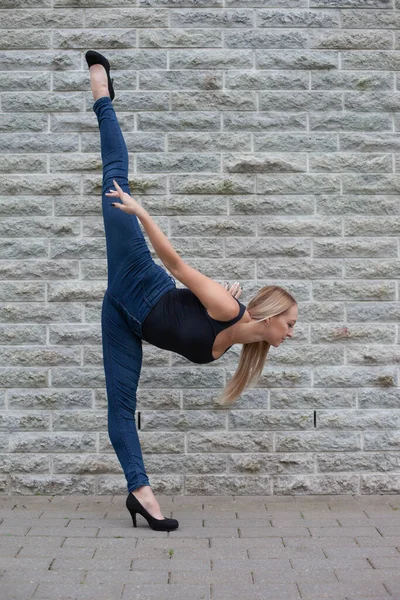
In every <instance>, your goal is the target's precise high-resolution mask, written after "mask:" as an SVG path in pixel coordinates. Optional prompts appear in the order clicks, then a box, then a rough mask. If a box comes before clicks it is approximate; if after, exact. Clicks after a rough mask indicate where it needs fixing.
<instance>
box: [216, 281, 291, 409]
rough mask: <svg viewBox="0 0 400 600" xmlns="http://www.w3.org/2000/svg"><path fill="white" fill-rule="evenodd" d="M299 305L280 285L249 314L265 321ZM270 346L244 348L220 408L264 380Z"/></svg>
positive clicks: (262, 295) (261, 295) (259, 297)
mask: <svg viewBox="0 0 400 600" xmlns="http://www.w3.org/2000/svg"><path fill="white" fill-rule="evenodd" d="M293 304H297V302H296V300H295V299H294V298H293V296H292V295H291V294H289V292H287V291H286V290H284V289H283V288H281V287H279V286H277V285H266V286H265V287H263V288H261V290H260V291H259V292H258V294H256V296H254V298H252V299H251V300H250V302H249V303H248V305H247V310H248V312H249V313H250V315H251V317H252V318H253V319H255V320H256V321H265V320H266V319H269V318H270V317H275V316H276V315H280V314H281V313H283V312H285V311H286V310H288V309H289V308H290V307H291V306H293ZM269 349H270V344H269V343H268V342H265V341H261V342H252V343H249V344H243V347H242V352H241V354H240V359H239V364H238V367H237V369H236V372H235V374H234V376H233V377H232V379H231V380H230V381H229V382H228V383H227V385H226V386H225V389H224V390H223V392H222V394H221V395H220V396H218V398H217V402H218V403H219V404H231V403H233V402H234V401H235V400H237V398H239V396H240V394H241V393H242V392H243V390H244V389H245V388H246V387H249V386H250V384H251V383H253V384H254V383H256V382H257V380H258V379H259V378H260V376H261V373H262V370H263V368H264V365H265V362H266V360H267V354H268V351H269Z"/></svg>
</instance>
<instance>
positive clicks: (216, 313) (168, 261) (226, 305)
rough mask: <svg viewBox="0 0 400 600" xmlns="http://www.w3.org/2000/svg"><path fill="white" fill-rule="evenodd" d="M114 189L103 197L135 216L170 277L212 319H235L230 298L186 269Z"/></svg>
mask: <svg viewBox="0 0 400 600" xmlns="http://www.w3.org/2000/svg"><path fill="white" fill-rule="evenodd" d="M114 185H115V189H116V190H117V191H110V192H109V193H107V194H106V196H110V197H112V198H119V199H120V200H121V202H122V204H120V203H113V206H115V208H118V209H119V210H122V211H123V212H126V213H128V214H130V215H136V216H137V218H138V219H139V220H140V222H141V223H142V225H143V227H144V229H145V231H146V233H147V235H148V236H149V239H150V242H151V244H152V246H153V248H154V250H155V251H156V252H157V255H158V256H159V257H160V259H161V260H162V262H163V263H164V265H165V266H166V267H167V269H168V270H169V271H170V272H171V273H172V275H173V276H174V277H175V278H176V279H178V280H179V281H180V282H181V283H183V285H185V286H186V287H187V288H189V289H190V290H191V291H192V292H193V294H195V296H197V298H198V299H199V300H200V302H201V303H202V304H203V306H205V307H206V309H207V310H208V313H209V315H210V316H211V317H213V318H214V319H218V320H221V321H229V320H230V319H233V317H236V315H237V314H238V306H237V302H235V301H234V300H233V298H232V296H233V294H231V293H230V292H228V290H226V289H224V288H223V287H222V286H221V285H220V284H219V283H217V282H216V281H214V280H213V279H210V278H209V277H207V276H206V275H203V274H202V273H200V271H197V269H193V267H190V266H189V265H187V264H186V263H185V261H184V260H183V259H182V258H181V257H180V256H179V254H178V253H177V252H176V251H175V250H174V248H173V246H172V244H171V242H170V241H169V239H168V238H167V236H166V235H165V234H164V233H163V232H162V231H161V229H160V228H159V227H158V225H156V223H155V222H154V221H153V219H152V218H151V216H150V215H149V213H148V212H147V211H146V210H145V209H144V208H143V207H142V206H141V205H140V204H139V203H138V202H137V201H136V200H134V199H133V198H132V196H130V195H129V194H127V193H126V192H124V191H123V190H122V189H121V188H120V186H119V185H118V184H117V182H116V181H114Z"/></svg>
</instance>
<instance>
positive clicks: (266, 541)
mask: <svg viewBox="0 0 400 600" xmlns="http://www.w3.org/2000/svg"><path fill="white" fill-rule="evenodd" d="M158 499H159V502H160V505H161V507H162V510H163V511H164V514H165V515H166V516H171V515H174V517H176V518H177V519H178V520H179V521H180V527H179V529H178V530H176V531H171V532H157V531H153V530H152V529H150V528H149V527H148V525H147V523H146V521H145V520H143V519H142V518H139V519H138V525H139V526H138V527H137V528H134V527H132V521H131V518H130V515H129V514H128V512H127V511H126V508H125V496H118V495H115V496H107V497H106V496H100V497H99V496H94V497H89V496H71V497H68V496H59V497H57V496H49V497H40V498H38V497H34V496H33V497H31V496H24V497H21V496H18V497H12V496H3V497H1V496H0V590H1V594H0V597H1V599H2V600H3V597H4V598H5V599H6V600H50V599H51V600H55V599H57V600H94V598H96V600H155V599H157V600H183V599H184V600H188V599H190V600H233V599H235V600H236V598H240V599H241V600H266V599H268V600H278V599H279V600H323V599H324V598H326V599H330V600H383V599H384V598H386V600H388V599H389V598H392V600H393V599H399V600H400V575H399V573H400V569H399V567H400V510H398V509H400V496H390V498H389V497H385V496H376V497H375V496H372V497H368V498H364V497H356V496H344V497H337V496H324V497H313V496H310V497H305V496H302V497H301V498H299V497H270V496H249V497H246V496H245V497H242V496H229V497H221V496H216V497H213V496H204V497H194V496H189V497H184V496H177V497H166V496H163V497H159V498H158Z"/></svg>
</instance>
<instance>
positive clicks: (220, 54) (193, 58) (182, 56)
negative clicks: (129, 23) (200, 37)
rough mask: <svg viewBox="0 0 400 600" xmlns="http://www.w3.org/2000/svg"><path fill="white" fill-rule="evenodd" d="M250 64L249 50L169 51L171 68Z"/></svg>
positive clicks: (226, 66)
mask: <svg viewBox="0 0 400 600" xmlns="http://www.w3.org/2000/svg"><path fill="white" fill-rule="evenodd" d="M0 58H1V54H0ZM252 66H253V58H252V52H251V50H241V51H240V50H231V49H224V50H192V51H191V52H190V53H188V52H185V51H183V50H171V51H170V68H172V69H246V68H252Z"/></svg>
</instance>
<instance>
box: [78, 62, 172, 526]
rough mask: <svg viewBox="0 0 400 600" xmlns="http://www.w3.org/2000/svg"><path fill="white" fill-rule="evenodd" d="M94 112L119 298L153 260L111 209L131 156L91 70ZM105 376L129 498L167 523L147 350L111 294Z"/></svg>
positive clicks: (103, 82)
mask: <svg viewBox="0 0 400 600" xmlns="http://www.w3.org/2000/svg"><path fill="white" fill-rule="evenodd" d="M90 79H91V88H92V92H93V97H94V100H95V104H94V107H93V108H94V110H95V112H96V115H97V117H98V120H99V127H100V137H101V153H102V160H103V218H104V226H105V231H106V244H107V264H108V278H109V290H110V289H111V290H112V291H114V290H115V292H116V294H115V295H116V296H119V295H120V293H121V291H122V290H123V288H124V284H125V283H126V282H127V281H132V279H134V277H135V275H140V273H143V271H144V270H146V269H147V268H148V267H149V266H151V265H152V263H153V260H152V258H151V255H150V251H149V249H148V247H147V244H146V241H145V239H144V237H143V233H142V231H141V229H140V226H139V223H138V220H137V217H135V216H129V215H126V214H124V213H123V212H121V211H119V210H115V209H114V208H112V207H111V203H110V199H109V198H107V196H105V192H106V191H107V190H108V189H109V188H110V187H113V183H112V181H113V179H115V180H117V182H118V183H119V185H120V186H121V187H122V189H123V190H124V191H127V192H128V193H129V186H128V153H127V150H126V145H125V141H124V139H123V136H122V133H121V130H120V127H119V124H118V121H117V119H116V116H115V112H114V109H113V107H112V104H111V100H110V98H109V93H108V86H107V76H106V71H105V69H104V68H103V67H102V66H101V65H93V66H91V67H90ZM102 328H103V349H104V370H105V375H106V385H107V394H108V400H109V434H110V438H111V441H112V444H113V447H114V449H115V451H116V453H117V456H118V459H119V460H120V462H121V466H122V467H123V469H124V473H125V476H126V478H127V482H128V490H129V492H134V495H135V496H136V497H137V499H138V500H139V501H140V502H141V504H142V505H143V506H144V507H145V508H146V510H147V511H148V512H149V513H150V514H151V515H152V516H153V517H155V518H156V519H162V518H163V516H162V513H161V510H160V506H159V504H158V502H157V500H156V498H155V496H154V494H153V492H152V490H151V487H150V484H149V482H148V478H147V475H146V473H145V470H144V465H143V459H142V453H141V449H140V443H139V438H138V434H137V430H136V425H135V420H134V414H135V409H136V389H137V385H138V381H139V376H140V370H141V362H142V345H141V339H140V337H139V336H138V335H136V334H135V333H134V331H132V326H131V324H129V322H128V318H127V315H126V314H125V315H124V309H123V307H122V306H121V305H119V304H118V297H117V298H116V300H115V297H114V296H113V297H112V296H111V294H110V293H108V292H107V293H106V296H105V298H104V302H103V313H102Z"/></svg>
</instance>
